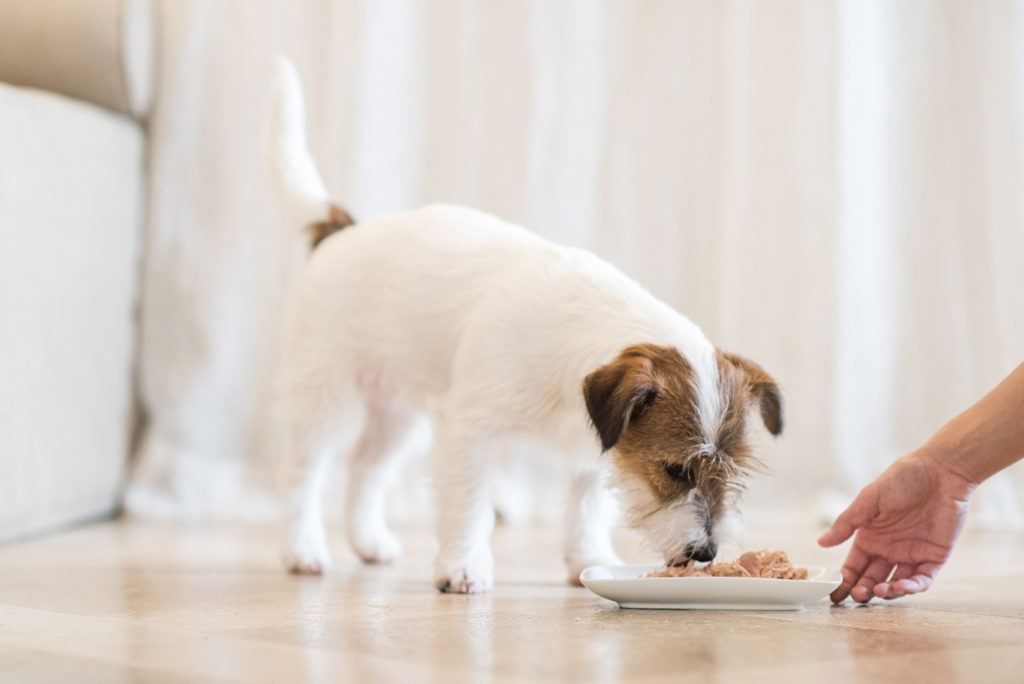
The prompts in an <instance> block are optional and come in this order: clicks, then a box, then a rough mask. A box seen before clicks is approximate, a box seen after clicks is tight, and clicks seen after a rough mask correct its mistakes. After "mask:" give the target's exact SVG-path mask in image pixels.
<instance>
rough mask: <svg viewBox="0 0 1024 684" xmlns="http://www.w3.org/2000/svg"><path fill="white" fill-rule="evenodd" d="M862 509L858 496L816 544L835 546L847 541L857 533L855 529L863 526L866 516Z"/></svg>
mask: <svg viewBox="0 0 1024 684" xmlns="http://www.w3.org/2000/svg"><path fill="white" fill-rule="evenodd" d="M863 508H864V506H863V504H862V503H861V497H860V496H858V497H857V498H856V499H854V500H853V503H852V504H850V507H849V508H847V509H846V510H845V511H843V512H842V513H840V514H839V517H838V518H836V521H835V522H834V523H832V527H830V528H829V529H828V531H827V532H825V534H823V535H821V536H820V537H818V544H819V545H821V546H835V545H837V544H842V543H843V542H844V541H846V540H847V539H849V538H850V537H851V536H852V535H853V533H854V532H856V531H857V528H858V527H860V526H861V525H863V524H864V521H865V519H866V517H867V516H866V515H865V513H864V511H863Z"/></svg>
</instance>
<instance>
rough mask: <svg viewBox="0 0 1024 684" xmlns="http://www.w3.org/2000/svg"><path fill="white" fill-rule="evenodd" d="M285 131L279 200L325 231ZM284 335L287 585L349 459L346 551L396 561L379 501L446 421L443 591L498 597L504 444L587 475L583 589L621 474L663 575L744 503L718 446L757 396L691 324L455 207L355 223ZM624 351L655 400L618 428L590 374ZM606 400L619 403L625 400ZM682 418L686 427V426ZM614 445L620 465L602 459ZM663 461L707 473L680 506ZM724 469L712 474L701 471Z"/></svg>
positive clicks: (311, 550) (582, 255)
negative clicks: (428, 430)
mask: <svg viewBox="0 0 1024 684" xmlns="http://www.w3.org/2000/svg"><path fill="white" fill-rule="evenodd" d="M280 78H282V79H283V80H284V81H285V82H286V87H281V88H279V90H278V92H279V94H280V97H283V98H284V100H283V101H282V100H278V101H277V102H276V104H275V110H274V111H275V112H278V113H280V112H282V111H284V112H291V113H292V114H294V112H295V111H300V110H301V103H300V105H295V104H294V103H293V102H292V101H291V99H290V98H296V97H301V95H300V93H299V91H298V85H297V81H295V78H294V72H293V71H290V70H289V69H287V68H286V69H284V71H283V72H282V75H281V77H280ZM272 119H274V120H276V121H279V122H283V124H282V125H284V126H285V127H286V130H284V131H278V132H275V131H274V130H273V128H271V129H270V131H269V134H270V135H271V137H272V139H273V141H276V145H277V146H278V149H277V150H276V151H272V153H271V154H270V159H269V160H268V161H269V162H270V163H271V164H272V165H273V164H275V163H282V162H281V160H284V163H285V165H286V167H287V168H286V169H285V172H283V173H279V178H280V179H281V180H282V189H283V192H284V193H285V194H286V195H287V196H289V197H291V204H292V205H293V206H295V207H297V211H296V216H295V222H296V226H300V225H305V224H307V223H308V222H309V221H311V220H316V219H315V217H310V216H308V215H307V210H308V209H309V208H310V207H317V206H319V207H320V209H321V211H323V210H325V208H326V206H327V205H326V203H325V199H324V198H323V197H322V194H323V193H322V187H323V184H322V182H321V181H320V180H319V178H316V180H315V181H314V180H312V178H311V176H309V174H308V173H307V171H308V170H309V169H310V168H312V160H311V159H310V158H309V155H308V152H307V151H306V149H305V136H304V135H302V134H301V131H296V130H290V129H287V127H289V126H292V127H294V126H301V119H298V118H296V117H295V116H283V115H277V116H276V117H275V116H272ZM273 141H272V144H271V145H270V147H271V148H273V147H274V144H275V143H274V142H273ZM289 169H290V171H289ZM303 179H305V181H303ZM303 182H308V191H305V194H304V191H303V185H302V183H303ZM289 339H290V342H289V344H288V351H287V360H286V366H287V376H286V379H285V390H284V392H285V406H286V412H287V417H288V424H289V426H290V433H291V437H290V447H289V454H288V459H289V460H290V462H291V463H292V465H293V472H294V476H293V483H292V491H293V498H292V502H291V503H292V506H291V519H290V520H291V522H290V529H289V535H288V538H287V540H286V548H285V554H286V562H287V564H288V566H289V567H290V568H291V569H292V570H294V571H298V572H320V571H323V570H324V569H325V568H326V566H327V563H328V550H327V547H326V543H325V535H324V531H323V523H322V520H321V515H320V510H319V506H320V500H319V494H320V490H321V488H322V486H323V481H324V477H325V472H326V469H327V467H328V465H329V463H330V460H331V459H332V458H333V456H334V455H335V454H340V453H348V454H349V462H350V466H349V496H348V502H347V504H346V505H347V519H348V534H349V540H350V543H351V544H352V545H353V547H354V548H355V550H356V551H357V552H358V553H359V554H360V555H361V556H362V557H363V559H364V560H366V561H371V562H375V561H388V560H390V559H391V558H393V557H394V556H395V555H396V554H397V553H398V543H397V540H396V539H395V538H394V535H392V534H391V532H390V531H389V530H388V527H387V524H386V520H385V515H384V496H385V492H386V490H387V487H388V485H389V484H390V481H391V479H392V475H393V473H394V471H395V469H396V467H397V464H398V463H399V462H400V459H401V456H402V454H403V453H404V451H405V450H404V449H403V445H402V440H403V436H404V435H405V434H406V433H407V431H408V429H409V426H410V425H411V424H412V422H413V421H414V420H415V417H416V416H418V415H422V414H427V415H429V416H430V418H431V419H432V420H433V421H434V424H435V432H434V434H435V443H434V448H433V452H434V457H433V466H434V471H433V472H434V482H435V486H436V488H437V503H438V508H439V509H438V515H437V534H438V541H439V542H440V551H439V554H438V557H437V561H436V564H435V578H436V584H437V586H438V587H439V588H440V589H441V590H443V591H455V592H477V591H485V590H487V589H488V588H489V587H490V586H491V584H492V560H491V553H490V549H489V544H488V537H489V534H490V531H491V527H492V524H493V509H492V506H491V502H490V500H489V491H488V485H487V478H488V472H489V467H490V462H489V454H490V453H491V452H492V449H493V445H496V444H498V443H499V442H509V441H518V442H522V443H526V444H530V445H535V446H536V447H537V448H547V449H550V450H551V451H552V452H553V453H557V454H558V455H559V456H560V458H561V459H562V460H563V461H564V463H565V464H566V466H567V468H568V469H569V470H571V471H573V472H575V473H577V474H576V475H575V477H574V480H573V487H572V490H571V501H570V511H569V515H568V525H567V534H566V544H565V556H566V560H567V563H568V564H569V568H570V576H571V578H572V579H573V580H575V579H576V577H577V576H578V573H579V571H580V570H582V568H583V567H586V565H588V564H591V563H597V562H614V559H615V557H614V552H613V551H612V548H611V545H610V543H609V541H608V531H609V529H608V528H609V527H610V525H611V524H612V522H613V521H612V516H611V515H610V512H609V511H610V509H609V507H608V506H607V503H606V502H605V501H604V496H605V494H604V491H605V480H606V479H607V478H609V477H610V478H611V480H612V483H613V484H616V485H618V487H619V489H620V490H621V491H622V492H623V493H624V494H625V497H624V499H625V501H626V503H627V509H628V512H629V516H630V522H631V524H633V525H634V526H636V527H638V528H639V529H640V530H641V531H642V532H643V533H644V534H645V535H646V536H647V538H648V539H649V540H650V542H651V543H652V544H653V545H654V546H655V547H656V548H658V549H659V550H661V551H662V552H663V553H664V554H665V557H666V559H667V560H670V561H672V560H678V559H679V558H682V557H685V556H686V554H687V553H689V552H690V550H691V549H692V548H693V547H694V545H704V546H705V547H707V546H708V544H709V542H710V541H711V540H712V539H714V538H715V537H716V535H718V534H719V531H720V528H722V527H723V525H724V522H723V521H725V520H726V519H727V518H728V510H731V508H732V503H733V497H732V496H731V494H730V492H731V489H730V487H731V484H730V481H731V479H732V478H733V477H738V476H739V475H740V474H741V472H742V470H743V467H742V463H738V461H737V459H736V457H735V455H731V454H729V453H726V452H724V451H722V450H721V449H720V448H719V446H720V441H721V439H720V438H721V436H722V434H721V430H722V428H723V425H727V424H729V423H730V421H731V420H734V419H735V417H734V416H733V417H730V413H729V411H730V407H734V406H737V405H738V404H737V403H736V402H740V401H743V402H745V401H747V399H748V398H749V397H748V395H749V392H747V393H746V394H744V391H746V390H744V391H740V390H741V389H742V388H745V385H743V384H742V383H740V384H739V385H737V386H734V385H733V384H730V383H725V384H723V382H722V377H723V376H722V374H721V368H720V365H719V356H718V354H717V353H716V350H715V348H714V347H713V346H712V345H711V343H710V342H708V340H707V339H706V338H705V337H704V336H703V335H702V334H701V332H700V330H699V329H698V328H697V326H696V325H694V324H693V323H692V322H691V321H689V320H688V319H687V318H685V317H684V316H682V315H680V314H679V313H677V312H675V311H673V310H672V309H671V308H670V307H668V306H667V305H665V304H664V303H662V302H661V301H659V300H657V299H656V298H654V297H653V296H651V295H650V294H649V293H647V292H646V291H645V290H644V289H643V288H641V287H640V286H639V285H638V284H637V283H635V282H634V281H633V280H631V279H630V278H628V277H626V276H625V275H623V274H622V273H621V272H619V271H618V270H616V269H615V268H613V267H612V266H611V265H609V264H608V263H606V262H604V261H602V260H600V259H598V258H597V257H596V256H594V255H592V254H590V253H588V252H585V251H583V250H579V249H573V248H568V247H560V246H557V245H554V244H552V243H550V242H547V241H545V240H542V239H541V238H539V237H537V236H536V235H533V234H532V233H530V232H528V231H526V230H524V229H522V228H519V227H517V226H514V225H511V224H508V223H505V222H504V221H501V220H499V219H497V218H495V217H493V216H489V215H487V214H484V213H481V212H479V211H474V210H472V209H466V208H461V207H454V206H441V205H435V206H430V207H426V208H424V209H418V210H415V211H408V212H403V213H399V214H393V215H390V216H384V217H381V218H377V219H374V220H370V221H366V222H363V223H360V224H357V225H353V226H349V227H346V228H345V229H344V230H341V231H338V232H334V233H333V234H332V235H331V236H330V237H329V239H326V240H324V241H323V242H322V243H321V244H320V246H319V247H317V249H316V250H314V251H313V252H312V255H311V257H310V259H309V263H308V266H307V269H306V272H305V274H304V278H303V280H302V283H301V284H300V287H299V295H298V300H297V302H296V307H295V316H294V321H293V323H292V326H291V329H290V335H289ZM629 350H632V351H629ZM624 354H634V357H635V358H633V359H632V360H631V361H628V363H639V364H641V365H643V364H645V363H648V364H649V366H650V369H651V375H650V378H649V379H650V381H651V382H652V383H653V385H652V387H653V388H654V389H653V391H654V393H653V394H650V393H648V394H649V396H648V397H647V400H643V401H640V402H639V403H636V402H634V403H632V404H631V405H629V406H628V409H623V410H625V413H622V414H620V415H616V414H615V411H617V410H619V408H618V407H617V405H616V406H607V405H606V404H605V403H602V402H604V401H605V400H602V399H600V398H596V397H591V396H590V394H591V393H590V391H589V390H587V389H586V380H587V378H590V377H592V376H593V375H594V374H596V373H601V372H602V371H608V372H611V371H614V370H615V369H614V368H611V369H610V370H609V368H610V367H611V366H613V364H616V363H623V361H622V358H623V355H624ZM683 368H685V372H684V371H683V370H681V369H683ZM609 377H610V376H609ZM622 377H623V378H627V377H632V375H631V374H623V376H622ZM621 381H623V380H622V379H620V380H619V381H613V380H608V381H607V382H609V383H612V384H614V383H615V382H621ZM607 389H608V397H613V396H614V397H621V396H624V394H623V393H625V395H628V394H629V392H630V391H632V390H630V389H629V388H626V387H624V388H619V387H617V386H612V387H609V388H607ZM670 390H671V391H670ZM608 400H609V401H610V399H608ZM648 400H649V401H648ZM626 403H627V404H629V402H628V401H627V402H626ZM588 404H590V405H588ZM744 408H745V407H744ZM742 413H743V414H744V415H745V410H744V411H743V412H742ZM659 416H660V418H659ZM673 417H678V418H680V419H682V420H683V421H684V422H686V424H687V425H688V426H690V428H692V429H689V428H688V431H684V432H680V431H679V430H677V429H676V427H677V426H676V425H675V424H674V422H673V420H674V418H673ZM607 420H612V421H619V423H620V425H619V427H620V429H619V430H618V432H617V434H615V435H612V434H611V432H612V431H611V430H609V431H608V434H607V435H605V433H604V432H603V431H602V430H603V426H601V425H599V426H598V431H602V432H601V437H602V439H599V438H598V435H597V434H595V424H596V423H599V422H604V421H607ZM744 424H745V423H744ZM602 440H603V441H604V444H603V446H604V447H607V448H610V449H611V452H610V453H611V454H612V458H606V457H602V456H601V452H602ZM639 445H647V448H648V449H649V452H650V453H642V452H641V451H640V450H639V448H638V447H639ZM735 451H736V453H739V451H741V450H740V448H739V447H738V446H737V447H735ZM652 459H654V460H652ZM658 459H661V460H664V459H675V460H678V461H680V462H685V463H692V464H693V465H694V466H695V467H697V469H698V471H699V472H701V473H705V472H706V473H707V475H706V476H705V475H701V478H702V479H701V480H700V481H699V482H694V483H693V486H688V487H680V488H677V489H676V490H672V492H675V493H674V494H672V492H670V491H669V490H668V489H666V488H665V486H663V485H664V481H663V480H664V477H665V470H664V466H663V463H662V462H661V460H658ZM701 459H706V460H707V464H703V462H702V461H701ZM715 459H717V460H718V462H720V466H719V467H717V468H716V467H712V466H711V465H708V464H711V463H712V461H713V460H715ZM639 460H643V461H644V463H643V464H642V465H640V464H639ZM652 464H653V465H652ZM695 472H696V471H695ZM716 473H717V475H715V476H714V477H713V476H712V475H714V474H716ZM718 475H720V476H721V477H718ZM659 483H660V484H659ZM666 492H668V494H666Z"/></svg>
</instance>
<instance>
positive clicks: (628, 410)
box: [583, 351, 658, 451]
mask: <svg viewBox="0 0 1024 684" xmlns="http://www.w3.org/2000/svg"><path fill="white" fill-rule="evenodd" d="M653 371H654V364H653V363H652V362H651V359H650V358H649V357H647V356H645V355H644V354H642V353H640V352H636V351H626V352H623V353H622V355H620V356H619V357H618V358H617V359H615V360H614V361H612V362H611V363H609V364H608V365H606V366H601V367H600V368H598V369H597V370H596V371H594V372H593V373H591V374H590V375H588V376H587V377H586V378H585V379H584V380H583V399H584V400H585V401H586V402H587V412H588V413H590V420H591V421H593V423H594V427H595V428H596V429H597V435H598V437H600V438H601V448H602V449H603V450H605V451H607V450H608V449H611V448H612V447H613V446H615V444H616V443H617V442H618V441H619V438H620V437H621V436H622V433H623V432H625V430H626V426H627V425H628V424H629V421H631V420H633V419H634V418H636V417H637V416H639V415H640V414H641V413H643V411H644V410H645V409H647V407H648V406H650V405H651V404H652V403H653V402H654V400H655V399H657V397H658V386H657V384H656V383H655V381H654V373H653Z"/></svg>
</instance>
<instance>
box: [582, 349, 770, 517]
mask: <svg viewBox="0 0 1024 684" xmlns="http://www.w3.org/2000/svg"><path fill="white" fill-rule="evenodd" d="M716 360H717V362H718V370H719V391H720V394H721V397H722V401H723V406H724V414H723V416H722V420H721V423H720V426H719V429H718V431H717V434H715V435H705V434H704V431H703V429H702V428H701V424H700V415H699V412H698V406H697V392H696V388H695V387H694V381H695V376H694V371H693V367H692V366H691V365H690V363H689V362H688V361H687V360H686V359H685V358H684V357H683V356H682V355H681V354H680V353H679V351H678V350H677V349H675V348H673V347H663V346H659V345H654V344H639V345H633V346H631V347H627V348H626V349H624V350H622V352H621V353H620V354H619V356H618V357H617V358H616V359H615V360H614V361H612V362H611V363H609V364H607V365H605V366H602V367H601V368H599V369H597V370H596V371H594V372H593V373H591V374H590V375H588V376H587V377H586V379H585V380H584V382H583V396H584V399H585V401H586V404H587V410H588V412H589V413H590V417H591V420H592V421H593V423H594V427H595V428H596V430H597V433H598V436H599V437H600V439H601V446H602V447H603V448H604V449H605V450H608V449H611V448H612V447H614V448H615V453H614V456H615V458H616V461H617V462H618V464H619V466H620V467H622V468H623V469H624V470H626V471H627V472H630V473H632V474H633V475H635V476H637V477H639V478H640V479H641V480H642V481H644V482H646V483H647V484H648V486H649V487H650V489H651V491H652V492H653V493H654V495H655V496H656V497H657V498H658V499H659V500H660V501H661V502H662V503H668V502H671V501H674V500H677V499H679V498H680V497H683V496H685V495H686V494H688V493H689V492H690V490H692V489H694V488H697V489H698V490H699V491H700V495H701V496H700V498H701V499H702V501H703V505H704V506H705V507H706V509H707V520H708V523H707V524H708V525H709V526H710V525H711V524H712V522H713V521H714V520H716V519H717V518H718V516H719V514H720V513H721V511H722V509H723V505H724V501H725V498H726V495H727V494H728V493H729V491H730V490H734V491H735V490H737V489H738V487H739V485H738V483H737V482H736V480H737V478H738V477H739V476H741V475H742V474H743V473H746V472H749V471H750V470H753V469H754V468H755V466H756V461H755V460H754V458H753V455H752V453H751V449H750V446H749V444H748V439H747V415H748V412H749V408H750V405H751V402H752V401H758V402H759V405H760V410H761V416H762V418H763V419H764V422H765V425H766V426H767V427H768V429H769V431H771V432H772V433H773V434H778V433H779V431H781V429H782V398H781V395H780V394H779V391H778V387H777V386H776V385H775V382H774V381H773V380H772V379H771V376H769V375H768V374H767V373H765V372H764V371H763V370H762V369H761V368H760V367H759V366H757V365H756V364H754V363H752V362H750V361H747V360H746V359H743V358H742V357H739V356H735V355H732V354H726V353H724V352H721V351H716Z"/></svg>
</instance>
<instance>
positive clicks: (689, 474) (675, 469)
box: [665, 463, 693, 484]
mask: <svg viewBox="0 0 1024 684" xmlns="http://www.w3.org/2000/svg"><path fill="white" fill-rule="evenodd" d="M665 472H666V473H668V476H669V477H671V478H672V479H673V480H675V481H676V482H683V483H685V484H692V483H693V470H692V469H691V468H687V467H686V466H684V465H683V464H682V463H666V464H665Z"/></svg>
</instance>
